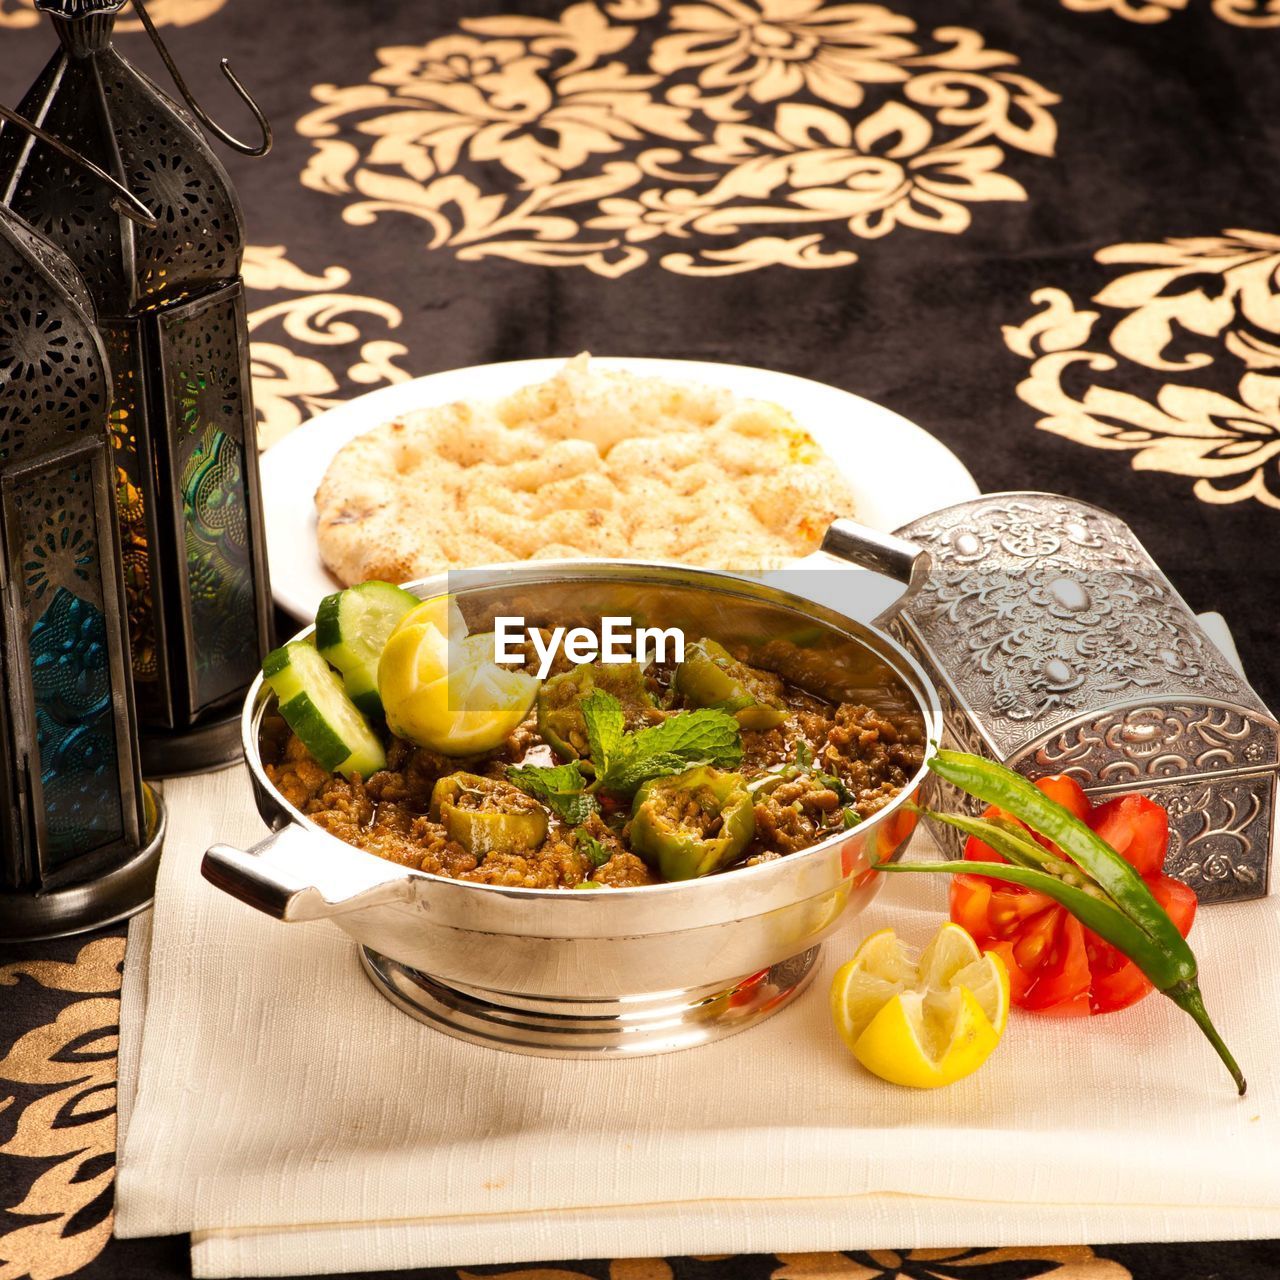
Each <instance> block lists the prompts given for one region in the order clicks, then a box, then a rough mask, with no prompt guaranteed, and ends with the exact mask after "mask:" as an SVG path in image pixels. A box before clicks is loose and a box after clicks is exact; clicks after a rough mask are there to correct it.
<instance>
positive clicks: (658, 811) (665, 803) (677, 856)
mask: <svg viewBox="0 0 1280 1280" xmlns="http://www.w3.org/2000/svg"><path fill="white" fill-rule="evenodd" d="M755 832H756V818H755V810H754V806H753V803H752V798H751V793H750V792H749V791H748V790H747V788H746V783H745V782H744V781H743V779H742V775H741V774H737V773H724V772H722V771H721V770H719V769H714V768H712V767H711V766H710V765H698V766H697V767H696V768H693V769H686V770H685V771H684V773H677V774H675V775H674V776H670V777H665V778H653V779H652V780H650V781H649V782H646V783H645V784H644V785H643V786H642V787H641V788H640V790H639V791H637V792H636V798H635V801H634V802H633V804H632V807H631V847H632V849H633V850H634V851H635V852H636V853H638V854H639V855H640V856H641V857H642V858H643V859H644V860H645V861H646V862H647V863H648V864H649V865H650V866H651V867H656V868H657V870H658V871H659V873H660V874H661V875H662V878H663V879H664V880H693V879H695V878H696V877H698V876H706V875H710V874H711V873H712V872H713V871H719V870H720V868H721V867H725V866H728V865H729V863H731V862H732V861H733V860H734V859H735V858H737V857H738V856H739V855H740V854H741V853H742V851H743V850H744V849H745V848H746V847H747V845H749V844H750V843H751V838H752V836H754V835H755Z"/></svg>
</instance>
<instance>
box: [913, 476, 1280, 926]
mask: <svg viewBox="0 0 1280 1280" xmlns="http://www.w3.org/2000/svg"><path fill="white" fill-rule="evenodd" d="M898 532H899V533H900V534H901V535H902V536H903V537H906V538H910V539H911V540H913V541H914V542H917V543H919V544H921V545H922V546H924V547H925V548H926V549H927V550H928V551H929V552H930V555H931V557H932V561H933V564H932V569H931V572H930V575H929V577H928V579H927V581H926V582H925V583H924V584H923V585H922V586H921V587H920V589H919V590H918V591H916V592H914V593H912V594H910V595H908V596H907V597H906V598H905V599H904V601H903V603H902V607H901V608H900V609H899V610H898V611H897V613H896V614H895V615H894V616H893V618H892V620H891V621H889V623H888V626H889V629H890V630H891V631H892V632H893V633H894V634H895V635H896V636H897V637H898V639H900V640H901V641H902V642H903V643H904V644H906V646H907V647H908V648H910V649H911V650H912V651H913V652H914V653H915V654H916V655H917V656H918V657H919V658H920V659H921V661H922V662H923V664H924V666H925V667H926V669H927V670H928V671H929V673H930V675H931V676H932V677H933V679H934V682H935V684H936V685H937V689H938V693H939V696H940V697H941V699H942V708H943V715H944V722H945V726H946V728H945V736H946V738H947V739H948V740H949V742H950V745H952V746H957V747H960V748H962V749H965V750H969V751H977V752H980V753H983V754H986V755H990V756H993V757H995V758H996V759H997V760H1002V761H1004V762H1005V763H1006V764H1008V765H1009V766H1010V767H1011V768H1014V769H1018V770H1020V771H1021V772H1022V773H1025V774H1026V775H1027V776H1029V777H1031V778H1037V777H1043V776H1044V775H1046V774H1053V773H1067V774H1070V775H1071V776H1072V777H1074V778H1076V779H1077V780H1078V781H1079V782H1080V783H1081V785H1082V786H1083V787H1084V788H1085V790H1086V791H1087V792H1088V793H1089V795H1090V797H1091V798H1092V799H1093V800H1094V802H1095V803H1097V802H1098V801H1100V800H1104V799H1106V798H1107V797H1108V796H1110V795H1113V794H1118V793H1121V792H1124V791H1133V790H1139V791H1142V792H1143V793H1144V794H1146V795H1149V796H1151V797H1152V798H1153V799H1155V800H1157V801H1159V803H1160V804H1162V805H1164V806H1165V808H1166V809H1167V810H1168V811H1169V825H1170V841H1169V855H1168V859H1167V861H1166V864H1165V869H1166V871H1167V872H1168V873H1169V874H1170V875H1174V876H1177V877H1178V878H1179V879H1181V880H1184V881H1185V882H1186V883H1187V884H1189V885H1190V886H1191V887H1192V888H1194V889H1195V890H1196V892H1197V894H1199V896H1200V898H1201V900H1202V901H1207V902H1217V901H1226V900H1230V899H1238V898H1256V897H1261V896H1262V895H1263V894H1265V893H1266V892H1267V891H1268V883H1269V875H1270V869H1271V861H1272V859H1271V853H1272V846H1273V842H1274V840H1275V837H1276V792H1277V775H1278V774H1280V726H1278V725H1277V723H1276V720H1275V718H1274V717H1273V716H1272V715H1271V713H1270V712H1269V711H1268V710H1267V708H1266V707H1265V706H1264V705H1263V703H1262V700H1261V699H1260V698H1259V697H1258V695H1257V694H1256V693H1255V692H1254V691H1253V689H1252V688H1250V686H1249V684H1248V683H1247V682H1246V681H1245V679H1244V678H1243V677H1242V676H1241V675H1240V674H1239V672H1237V671H1236V670H1235V668H1234V667H1232V666H1231V664H1230V663H1229V662H1228V661H1227V660H1226V659H1225V658H1224V657H1223V656H1222V654H1221V652H1220V651H1219V650H1218V649H1217V648H1216V647H1215V645H1214V644H1213V642H1212V641H1211V640H1210V639H1209V637H1208V636H1207V635H1206V634H1205V632H1204V631H1203V630H1202V628H1201V627H1200V624H1199V622H1198V621H1197V620H1196V617H1195V615H1194V614H1193V613H1192V612H1191V610H1190V609H1189V608H1188V607H1187V605H1186V603H1185V602H1184V601H1183V599H1182V597H1181V596H1179V595H1178V593H1177V592H1176V591H1175V590H1174V589H1173V587H1172V585H1171V584H1170V583H1169V580H1168V579H1167V578H1166V577H1165V576H1164V575H1163V574H1162V573H1161V572H1160V569H1159V568H1158V566H1157V565H1156V563H1155V561H1154V560H1152V558H1151V557H1150V555H1148V554H1147V552H1146V550H1145V549H1144V548H1143V546H1142V544H1141V543H1140V542H1139V541H1138V540H1137V538H1135V537H1134V535H1133V532H1132V530H1130V528H1129V527H1128V525H1126V524H1125V523H1124V522H1123V521H1121V520H1119V519H1117V518H1116V517H1115V516H1113V515H1110V514H1109V513H1108V512H1105V511H1102V510H1100V509H1099V508H1097V507H1094V506H1091V505H1089V504H1088V503H1084V502H1077V501H1075V500H1074V499H1070V498H1063V497H1058V496H1056V495H1053V494H1046V493H1003V494H993V495H988V496H984V497H982V498H976V499H974V500H973V501H971V502H965V503H961V504H959V505H958V506H954V507H947V508H945V509H944V510H942V511H937V512H934V513H932V514H930V515H927V516H924V517H922V518H921V519H919V520H916V521H914V522H913V523H911V524H909V525H906V526H905V527H904V528H902V529H900V530H898ZM947 799H948V800H949V801H952V802H954V803H957V804H959V803H961V802H962V799H964V798H962V797H960V796H959V794H958V793H956V794H953V795H949V796H948V797H947ZM947 835H948V836H949V837H950V841H949V843H948V842H947V841H945V840H944V843H947V846H948V851H949V852H950V853H953V854H955V855H956V856H958V855H959V851H960V847H961V844H962V837H961V836H960V834H959V833H958V832H956V831H953V830H950V829H948V830H947Z"/></svg>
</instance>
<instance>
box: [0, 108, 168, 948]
mask: <svg viewBox="0 0 1280 1280" xmlns="http://www.w3.org/2000/svg"><path fill="white" fill-rule="evenodd" d="M0 119H3V120H4V121H5V122H6V125H7V129H6V132H7V133H11V132H12V131H13V130H14V129H15V128H19V127H20V128H23V129H24V130H28V131H29V132H30V133H31V134H33V135H34V136H35V138H36V139H38V140H40V141H42V142H44V143H46V144H48V146H47V148H46V146H41V147H40V150H41V151H47V154H46V156H45V162H46V163H48V164H50V165H51V166H52V167H56V168H59V169H60V170H61V172H62V174H63V175H64V179H65V178H68V177H70V176H71V175H72V174H73V173H74V174H75V175H76V179H77V181H79V180H80V176H81V174H82V172H83V170H82V169H81V168H78V167H77V168H73V167H72V165H73V164H74V165H76V166H81V165H83V161H82V160H81V159H80V158H79V157H77V156H75V154H74V153H73V152H71V151H69V150H67V149H66V148H64V147H62V145H61V144H60V143H58V142H56V140H54V139H52V138H49V137H47V135H44V134H43V133H42V132H41V131H40V130H38V129H32V128H31V126H30V125H28V124H27V123H26V122H25V121H23V120H21V119H20V118H19V117H17V116H15V115H14V114H13V113H12V112H10V111H8V110H6V109H5V108H3V107H0ZM24 136H25V135H24ZM33 145H34V144H33ZM55 157H56V158H55ZM69 161H70V162H72V163H68V162H69ZM89 169H90V170H91V172H92V173H93V174H96V176H94V177H92V178H91V179H90V180H92V181H95V182H101V183H103V184H104V189H108V188H106V186H105V184H108V183H111V179H110V178H108V176H107V175H106V174H104V173H101V172H100V171H98V170H96V169H95V168H94V167H93V166H89ZM112 185H114V184H112ZM120 197H123V198H124V200H125V201H127V202H128V204H127V205H126V204H125V203H123V202H122V203H121V204H120V206H119V207H120V208H121V209H122V210H125V216H126V217H130V218H133V217H140V218H142V219H144V220H147V221H149V220H150V215H149V214H148V213H147V211H146V209H145V208H143V207H142V206H140V205H138V203H137V201H136V200H134V199H133V198H132V197H130V196H129V194H128V192H126V191H124V190H123V189H118V194H117V195H115V196H112V197H111V198H112V199H120ZM92 316H93V307H92V302H91V301H90V299H89V295H88V293H87V292H86V290H85V286H84V282H83V280H81V278H80V276H79V274H78V273H77V271H76V269H75V267H74V266H73V265H72V264H71V262H70V261H69V260H68V259H67V257H66V256H65V255H64V254H63V253H62V252H61V251H60V250H59V249H57V248H56V247H55V246H54V245H52V244H50V243H49V242H48V241H47V240H46V239H44V238H43V237H42V236H41V235H40V234H39V233H38V232H36V231H35V230H34V229H33V228H32V227H31V226H30V225H28V224H27V223H25V222H24V221H23V220H22V219H21V218H19V217H18V216H17V215H15V214H14V213H13V212H12V211H11V210H9V209H7V208H5V207H4V206H3V205H0V541H2V543H3V558H2V559H0V575H2V576H0V641H2V644H3V652H2V653H0V683H2V684H3V690H4V711H3V713H2V714H0V791H2V792H3V794H4V801H3V806H2V807H0V939H5V940H11V939H16V938H32V937H44V936H51V935H55V934H60V933H68V932H75V931H77V930H79V929H85V928H92V927H94V926H95V925H98V924H103V923H106V922H107V921H108V920H112V919H117V918H119V917H121V916H124V915H128V914H129V913H130V912H132V911H134V910H136V909H137V908H139V907H141V906H142V905H143V904H144V903H145V902H146V901H147V900H148V899H149V898H150V897H151V892H152V886H153V884H154V881H155V867H156V861H157V858H158V855H159V851H160V842H161V837H162V825H163V824H162V819H161V815H160V812H159V810H158V806H157V801H156V799H155V797H154V796H153V795H152V794H151V793H150V792H149V790H148V789H147V788H146V787H145V785H144V784H143V782H142V775H141V772H140V769H139V761H138V741H137V733H136V728H135V724H134V717H133V706H132V699H131V695H130V679H129V637H128V632H127V628H126V624H125V621H124V590H123V583H122V581H121V573H120V546H119V532H118V529H117V524H116V506H115V498H114V492H113V489H114V485H113V481H114V467H113V463H112V458H111V453H112V450H111V444H110V436H109V434H108V430H107V412H108V408H109V405H110V397H111V380H110V376H109V374H108V371H107V362H106V353H105V352H104V350H103V348H102V344H101V342H100V340H99V338H98V335H97V332H96V331H95V329H94V326H93V319H92Z"/></svg>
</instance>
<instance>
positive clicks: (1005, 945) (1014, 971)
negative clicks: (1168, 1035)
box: [951, 774, 1196, 1016]
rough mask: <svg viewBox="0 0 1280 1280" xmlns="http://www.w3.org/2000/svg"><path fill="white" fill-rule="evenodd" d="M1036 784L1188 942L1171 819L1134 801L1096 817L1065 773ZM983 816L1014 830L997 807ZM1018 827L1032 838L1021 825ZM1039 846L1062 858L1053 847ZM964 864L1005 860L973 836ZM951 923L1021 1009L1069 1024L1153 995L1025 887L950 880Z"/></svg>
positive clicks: (1097, 942)
mask: <svg viewBox="0 0 1280 1280" xmlns="http://www.w3.org/2000/svg"><path fill="white" fill-rule="evenodd" d="M1036 785H1037V786H1038V787H1039V788H1040V789H1041V790H1042V791H1043V792H1044V793H1045V794H1046V795H1047V796H1049V797H1050V798H1051V799H1053V800H1056V801H1057V802H1058V803H1059V804H1061V805H1062V806H1063V807H1064V808H1066V809H1067V810H1069V811H1070V812H1071V813H1072V814H1074V815H1075V816H1076V817H1077V818H1080V819H1082V820H1083V821H1085V822H1087V823H1088V824H1089V826H1090V827H1091V828H1092V829H1093V830H1094V831H1095V832H1097V834H1098V835H1099V836H1101V837H1102V839H1103V840H1105V841H1106V842H1107V843H1108V844H1109V845H1111V847H1112V848H1113V849H1115V850H1116V851H1117V852H1118V853H1119V854H1120V855H1121V856H1122V857H1123V858H1125V859H1126V860H1128V861H1129V862H1130V863H1131V864H1132V865H1133V867H1134V869H1135V870H1136V871H1137V872H1138V874H1139V875H1141V876H1142V878H1143V880H1144V881H1145V882H1146V884H1147V886H1148V888H1150V890H1151V892H1152V894H1153V895H1154V896H1155V899H1156V901H1157V902H1159V903H1160V905H1161V906H1162V907H1163V908H1164V909H1165V910H1166V911H1167V912H1168V913H1169V917H1170V919H1172V920H1173V922H1174V924H1175V925H1176V926H1177V928H1178V930H1179V932H1181V933H1182V934H1183V935H1184V936H1185V935H1186V933H1187V931H1188V930H1189V929H1190V928H1191V922H1192V920H1193V919H1194V918H1195V912H1196V895H1195V893H1194V892H1193V891H1192V890H1191V889H1189V888H1188V887H1187V886H1186V885H1184V884H1183V883H1182V882H1181V881H1178V880H1175V879H1173V878H1172V877H1171V876H1166V875H1165V874H1164V873H1163V871H1162V867H1163V864H1164V857H1165V853H1166V850H1167V848H1168V843H1169V819H1168V815H1167V814H1166V813H1165V811H1164V810H1163V809H1162V808H1161V807H1160V806H1159V805H1158V804H1156V803H1155V802H1154V801H1152V800H1148V799H1147V798H1146V797H1145V796H1141V795H1136V794H1134V795H1124V796H1117V797H1116V798H1115V799H1113V800H1109V801H1107V802H1106V803H1105V804H1102V805H1099V806H1098V807H1097V808H1096V809H1093V808H1091V806H1090V804H1089V799H1088V797H1087V796H1086V795H1085V793H1084V790H1083V789H1082V788H1081V786H1080V784H1079V783H1078V782H1076V780H1075V779H1074V778H1072V777H1069V776H1068V775H1066V774H1055V775H1053V776H1052V777H1047V778H1041V779H1039V780H1038V781H1037V783H1036ZM983 817H984V818H995V817H1001V818H1010V819H1011V820H1013V821H1016V819H1012V818H1011V815H1009V814H1007V813H1004V812H1003V811H1002V810H1000V809H998V808H996V807H995V806H993V805H989V806H988V807H987V809H986V810H985V811H984V813H983ZM1017 825H1018V826H1020V827H1022V829H1023V830H1029V829H1028V828H1027V827H1026V826H1025V824H1023V823H1020V822H1019V823H1017ZM1036 839H1037V840H1039V841H1040V843H1041V844H1043V845H1045V847H1046V848H1049V849H1053V850H1054V852H1055V853H1058V854H1059V856H1062V855H1061V853H1060V852H1059V851H1058V850H1056V849H1055V847H1054V846H1053V845H1052V844H1051V843H1050V842H1049V841H1048V840H1045V839H1043V838H1042V837H1040V836H1036ZM964 856H965V858H966V859H967V860H968V861H970V862H988V861H989V862H1003V861H1004V859H1003V858H1002V857H1001V856H1000V855H999V854H998V853H996V852H995V850H994V849H992V848H991V847H990V846H989V845H987V844H986V843H984V842H983V841H981V840H978V839H976V838H973V837H970V838H969V839H968V840H967V841H966V842H965V847H964ZM951 918H952V919H953V920H955V921H956V922H957V923H959V924H962V925H963V926H964V927H965V928H966V929H967V930H968V931H969V933H970V934H972V935H973V938H974V940H975V941H976V942H977V943H978V945H979V946H981V947H982V948H983V949H984V950H987V951H995V952H996V953H997V954H998V955H999V956H1000V957H1001V958H1002V959H1003V960H1004V962H1005V967H1006V968H1007V969H1008V970H1009V994H1010V998H1011V999H1012V1001H1013V1003H1014V1004H1016V1005H1018V1006H1019V1007H1020V1008H1024V1009H1032V1010H1035V1011H1036V1012H1037V1013H1046V1014H1058V1015H1069V1016H1080V1015H1087V1014H1090V1013H1107V1012H1109V1011H1111V1010H1113V1009H1123V1008H1126V1007H1127V1006H1128V1005H1131V1004H1134V1003H1135V1002H1137V1001H1138V1000H1141V999H1142V998H1143V996H1145V995H1147V994H1148V992H1150V991H1151V989H1152V986H1151V983H1150V982H1149V981H1148V979H1147V978H1146V976H1145V975H1144V974H1143V972H1142V970H1141V969H1139V968H1138V966H1137V965H1136V964H1134V963H1133V962H1132V961H1131V960H1130V959H1129V958H1128V957H1127V956H1125V955H1124V953H1123V952H1120V951H1117V950H1116V949H1115V948H1114V947H1113V946H1111V945H1110V944H1109V943H1107V942H1104V941H1103V939H1101V938H1099V937H1098V936H1097V935H1096V934H1095V933H1093V932H1091V931H1090V930H1088V929H1086V928H1084V926H1083V925H1081V924H1080V922H1079V921H1078V920H1076V918H1075V917H1074V916H1072V915H1071V914H1070V912H1068V911H1067V910H1066V909H1065V908H1064V907H1061V906H1059V905H1058V904H1057V903H1056V902H1055V901H1054V900H1053V899H1052V898H1049V897H1046V896H1045V895H1044V894H1041V893H1036V892H1035V891H1034V890H1031V889H1026V888H1023V887H1022V886H1021V885H1012V884H1006V883H1004V882H1002V881H998V880H989V879H987V878H985V877H983V876H979V875H957V876H953V877H952V879H951Z"/></svg>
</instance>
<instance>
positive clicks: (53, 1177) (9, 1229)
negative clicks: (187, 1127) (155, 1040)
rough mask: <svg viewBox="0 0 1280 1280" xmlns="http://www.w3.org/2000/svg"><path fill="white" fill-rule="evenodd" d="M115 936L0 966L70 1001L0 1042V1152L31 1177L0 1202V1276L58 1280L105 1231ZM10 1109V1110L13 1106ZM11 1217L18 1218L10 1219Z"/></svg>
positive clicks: (1, 971) (13, 977) (111, 1136)
mask: <svg viewBox="0 0 1280 1280" xmlns="http://www.w3.org/2000/svg"><path fill="white" fill-rule="evenodd" d="M124 942H125V940H124V938H123V937H115V938H99V939H96V940H95V941H93V942H89V943H86V944H85V945H84V946H83V947H81V948H80V951H79V954H78V955H77V956H76V959H75V960H74V961H72V962H71V963H62V962H60V961H53V960H31V961H25V962H21V961H20V962H18V963H16V964H10V965H5V966H4V967H2V968H0V986H12V985H13V984H14V983H16V982H18V981H19V980H20V978H21V976H23V975H25V977H26V978H29V979H34V980H35V981H36V982H38V983H39V984H40V985H41V986H42V987H44V988H46V989H47V990H51V991H65V992H70V993H75V994H76V995H82V996H85V997H87V998H86V999H83V1000H74V1001H69V1002H68V1003H67V1004H65V1005H64V1006H63V1008H62V1010H61V1012H60V1013H59V1014H58V1016H57V1017H56V1018H55V1019H54V1020H53V1021H52V1022H50V1023H46V1024H45V1025H43V1026H39V1027H35V1028H33V1029H32V1030H30V1031H28V1032H26V1033H25V1034H23V1035H21V1036H19V1037H18V1038H17V1039H16V1040H15V1041H14V1042H13V1043H12V1044H8V1043H7V1038H6V1040H5V1041H0V1052H3V1056H0V1113H6V1112H7V1113H8V1114H5V1115H4V1116H3V1119H2V1120H0V1130H2V1132H3V1133H7V1134H9V1137H8V1139H7V1140H6V1141H4V1142H2V1143H0V1158H5V1159H7V1160H9V1161H11V1163H10V1164H9V1166H8V1168H9V1170H10V1172H11V1176H12V1173H13V1172H14V1171H16V1170H18V1169H20V1168H21V1167H22V1163H23V1160H24V1159H25V1160H27V1161H30V1168H31V1170H32V1175H31V1181H30V1182H29V1183H27V1185H26V1187H25V1190H24V1193H23V1194H22V1195H21V1196H20V1197H19V1198H18V1199H17V1200H15V1201H14V1202H13V1203H8V1204H4V1205H0V1211H2V1212H0V1280H26V1278H27V1277H34V1278H35V1280H57V1277H60V1276H69V1275H71V1274H73V1273H74V1272H76V1271H79V1270H80V1269H81V1268H82V1267H85V1266H87V1265H88V1264H89V1263H90V1262H91V1261H92V1260H93V1259H94V1258H96V1257H97V1256H98V1254H99V1253H101V1252H102V1249H103V1247H104V1246H105V1245H106V1243H107V1241H108V1240H109V1239H110V1238H111V1219H112V1215H111V1211H110V1195H111V1184H112V1180H113V1179H114V1177H115V1157H114V1153H115V1143H116V1040H117V1032H116V1024H117V1022H118V1020H119V1016H120V998H119V991H120V965H121V962H122V961H123V959H124ZM15 1108H16V1109H17V1113H16V1116H15V1113H14V1110H13V1109H15ZM14 1222H17V1223H20V1224H21V1225H18V1226H13V1225H11V1224H12V1223H14Z"/></svg>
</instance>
